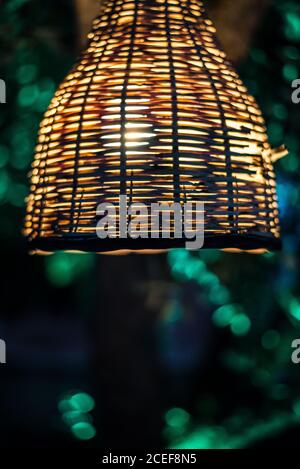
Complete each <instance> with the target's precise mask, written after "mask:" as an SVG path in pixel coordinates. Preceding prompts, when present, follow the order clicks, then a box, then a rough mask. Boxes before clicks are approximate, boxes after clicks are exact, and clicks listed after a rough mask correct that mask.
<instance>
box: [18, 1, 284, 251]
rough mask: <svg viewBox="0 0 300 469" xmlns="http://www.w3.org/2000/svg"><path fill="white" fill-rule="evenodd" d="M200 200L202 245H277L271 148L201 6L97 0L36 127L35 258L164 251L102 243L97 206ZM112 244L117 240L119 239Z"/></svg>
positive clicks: (31, 211)
mask: <svg viewBox="0 0 300 469" xmlns="http://www.w3.org/2000/svg"><path fill="white" fill-rule="evenodd" d="M121 194H122V195H125V194H126V195H127V196H128V201H129V203H139V202H143V203H145V204H147V205H150V204H151V203H152V202H157V203H164V204H168V203H169V204H170V203H173V202H180V203H184V202H187V201H194V202H197V201H198V202H204V203H205V246H206V247H217V248H235V247H238V248H241V249H255V248H276V246H278V242H279V221H278V209H277V201H276V190H275V178H274V172H273V165H272V151H271V148H270V145H269V143H268V140H267V136H266V130H265V124H264V120H263V118H262V115H261V112H260V110H259V108H258V106H257V104H256V102H255V100H254V99H253V98H252V97H251V96H250V95H249V93H248V91H247V89H246V88H245V86H244V85H243V83H242V82H241V80H240V79H239V77H238V75H237V73H236V72H235V70H234V69H233V67H232V66H231V64H230V63H229V62H228V61H227V59H226V57H225V54H224V53H223V51H222V50H221V48H220V46H219V44H218V42H217V39H216V36H215V28H214V26H213V24H212V22H211V21H210V20H209V19H208V18H207V16H206V14H205V12H204V9H203V5H202V2H201V1H199V0H107V3H106V6H105V10H104V13H103V14H102V15H101V16H100V17H99V18H97V19H96V20H95V22H94V25H93V29H92V32H91V33H90V34H89V42H88V46H87V49H86V50H85V51H84V52H83V53H82V54H81V56H80V58H79V60H78V62H77V63H76V65H75V66H74V68H73V70H72V71H71V72H70V73H69V74H68V76H67V77H66V79H65V80H64V81H63V83H62V84H61V86H60V87H59V89H58V91H57V92H56V94H55V96H54V98H53V100H52V102H51V104H50V107H49V109H48V111H47V112H46V114H45V117H44V119H43V121H42V123H41V127H40V132H39V141H38V145H37V149H36V155H35V159H34V162H33V167H32V173H31V190H30V195H29V198H28V204H27V216H26V222H25V234H26V236H27V238H28V241H29V244H30V246H31V248H32V249H33V250H34V249H36V250H43V251H52V250H55V249H65V250H68V249H72V250H73V249H75V250H83V251H90V250H93V251H98V252H101V251H109V250H117V249H127V248H128V249H133V250H135V249H144V248H147V249H152V248H153V249H159V248H163V249H167V248H169V247H175V246H179V245H181V244H182V243H183V240H182V241H179V240H176V241H175V240H170V241H169V243H168V242H166V240H163V242H161V243H160V242H159V240H155V242H154V240H150V239H149V240H139V241H137V240H120V239H115V240H111V239H110V240H100V239H98V238H97V236H96V231H95V228H96V225H97V222H98V220H99V217H97V215H96V207H97V205H98V204H100V203H104V202H110V203H114V204H117V203H118V198H119V195H121ZM117 238H118V234H117Z"/></svg>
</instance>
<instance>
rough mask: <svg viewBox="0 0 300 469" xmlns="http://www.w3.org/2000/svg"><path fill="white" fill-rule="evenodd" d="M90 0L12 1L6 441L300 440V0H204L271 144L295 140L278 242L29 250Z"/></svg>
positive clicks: (6, 41)
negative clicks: (43, 158)
mask: <svg viewBox="0 0 300 469" xmlns="http://www.w3.org/2000/svg"><path fill="white" fill-rule="evenodd" d="M91 1H93V0H91ZM81 3H82V5H81ZM83 3H84V1H82V2H81V1H80V0H78V1H77V2H76V4H77V8H75V2H72V1H71V0H60V1H58V0H43V1H41V0H30V1H29V0H6V1H4V2H2V3H1V5H0V10H1V11H0V48H1V49H0V51H1V53H0V66H1V68H0V78H2V79H4V80H5V81H6V84H7V104H1V105H0V125H1V130H0V220H1V223H0V251H1V252H0V259H1V283H0V338H2V339H4V340H5V341H6V344H7V364H0V447H2V448H4V447H9V448H23V447H29V448H38V447H48V448H51V447H53V448H56V447H64V448H67V447H98V448H108V447H109V448H117V447H127V448H132V447H136V448H149V447H154V446H156V447H157V448H158V447H159V448H163V447H171V448H246V447H253V446H254V447H268V448H269V447H277V448H278V447H297V444H298V442H299V438H300V379H299V377H300V364H299V365H295V364H293V363H292V361H291V353H292V348H291V343H292V341H293V340H294V339H297V338H299V339H300V288H299V247H300V246H299V232H300V226H299V220H298V218H299V211H300V188H299V165H300V159H299V149H300V142H299V133H300V119H299V113H300V104H299V105H296V104H293V103H292V101H291V93H292V88H291V82H292V81H293V80H294V79H296V78H298V77H299V78H300V73H299V63H300V62H299V58H300V47H299V45H300V4H299V3H298V2H297V1H295V0H294V1H293V0H273V1H268V0H266V1H262V0H261V1H259V2H258V1H256V0H252V1H251V0H244V1H243V0H235V1H234V2H232V0H231V1H230V2H228V1H227V0H223V1H222V0H219V1H217V0H215V1H213V2H209V1H207V2H206V4H207V5H208V7H209V10H210V13H211V15H212V16H213V18H214V19H215V20H216V23H217V26H218V30H219V33H220V39H221V41H222V43H223V45H224V48H225V49H226V51H227V52H228V55H229V56H230V57H231V58H232V60H233V61H234V62H235V63H236V65H237V67H238V69H239V72H240V74H241V76H242V78H243V79H244V81H245V82H246V84H247V86H248V88H249V89H250V91H251V93H252V94H254V95H255V97H256V98H257V100H258V102H259V104H260V106H261V107H262V110H263V113H264V115H265V117H266V121H267V125H268V132H269V136H270V140H271V143H272V145H273V146H275V147H276V146H279V145H280V144H282V143H285V144H286V146H287V147H288V149H289V152H290V154H289V156H288V157H286V158H284V159H282V160H281V161H279V162H278V163H277V164H276V172H277V177H278V193H279V197H280V211H281V222H282V231H283V250H282V252H280V253H277V254H265V255H260V256H254V255H249V254H241V255H233V254H228V253H227V254H225V253H222V252H219V251H202V252H199V253H191V252H186V251H184V250H176V251H172V252H170V253H169V254H168V255H156V256H138V255H131V256H125V257H107V256H96V255H90V254H89V255H88V254H86V255H75V254H66V253H56V254H54V255H51V256H46V257H38V256H29V255H28V253H27V252H26V248H25V244H24V240H23V238H22V234H21V230H22V221H23V217H24V197H25V196H26V194H27V191H28V182H27V177H26V175H27V172H28V170H29V167H30V163H31V161H32V158H33V153H34V146H35V142H36V135H37V130H38V125H39V122H40V119H41V117H42V114H43V112H44V111H45V110H46V108H47V105H48V103H49V100H50V99H51V97H52V95H53V93H54V91H55V89H56V86H57V85H58V83H59V82H60V81H61V80H62V79H63V77H64V75H65V74H66V72H67V71H68V70H69V68H70V67H71V66H72V63H73V62H74V60H75V58H76V55H77V54H78V50H79V47H80V40H81V39H80V38H81V37H82V34H83V32H85V28H86V21H87V20H86V16H85V18H83V17H82V14H83V12H84V11H85V14H86V12H87V11H89V10H87V9H86V6H83ZM87 3H89V2H87ZM94 3H96V0H95V1H94ZM233 4H234V5H235V6H234V8H233V6H232V5H233ZM93 8H94V7H93Z"/></svg>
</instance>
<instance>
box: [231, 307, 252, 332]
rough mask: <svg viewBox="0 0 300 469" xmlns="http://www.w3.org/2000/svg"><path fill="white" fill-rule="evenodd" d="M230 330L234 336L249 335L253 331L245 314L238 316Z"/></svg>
mask: <svg viewBox="0 0 300 469" xmlns="http://www.w3.org/2000/svg"><path fill="white" fill-rule="evenodd" d="M230 329H231V331H232V333H233V334H234V335H237V336H244V335H247V334H248V332H249V331H250V329H251V321H250V319H249V318H248V316H246V315H245V314H242V313H241V314H238V315H237V316H235V317H234V318H233V320H232V321H231V325H230Z"/></svg>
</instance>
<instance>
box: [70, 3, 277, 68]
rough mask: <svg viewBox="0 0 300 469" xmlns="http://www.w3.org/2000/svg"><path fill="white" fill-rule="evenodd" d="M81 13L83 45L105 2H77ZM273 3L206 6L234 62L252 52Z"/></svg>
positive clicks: (80, 35)
mask: <svg viewBox="0 0 300 469" xmlns="http://www.w3.org/2000/svg"><path fill="white" fill-rule="evenodd" d="M74 1H75V5H76V9H77V13H78V26H79V38H80V39H79V40H80V44H81V45H83V44H84V42H85V37H86V34H87V33H88V31H89V29H90V27H91V23H92V20H93V18H95V17H96V16H97V14H99V11H100V8H101V6H103V4H104V2H105V0H74ZM271 2H272V0H210V1H207V0H206V2H205V4H206V6H207V10H208V13H209V15H210V17H211V18H212V20H213V21H214V22H215V25H216V27H217V31H218V36H219V39H220V41H221V43H222V45H223V48H224V50H225V52H226V53H227V55H228V57H229V58H230V59H231V60H232V61H233V62H235V63H236V62H239V61H240V60H242V59H243V58H244V57H245V56H246V55H247V52H248V50H249V46H250V43H251V40H252V38H253V35H254V33H255V30H256V28H257V26H258V25H259V22H260V20H261V19H262V17H263V15H264V13H265V11H266V8H267V7H268V6H269V5H270V4H271Z"/></svg>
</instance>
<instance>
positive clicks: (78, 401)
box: [70, 392, 95, 412]
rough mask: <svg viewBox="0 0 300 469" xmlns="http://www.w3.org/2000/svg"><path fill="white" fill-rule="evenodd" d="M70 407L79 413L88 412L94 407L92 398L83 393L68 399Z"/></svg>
mask: <svg viewBox="0 0 300 469" xmlns="http://www.w3.org/2000/svg"><path fill="white" fill-rule="evenodd" d="M70 404H71V406H72V407H73V408H74V409H76V410H78V411H80V412H90V411H91V410H93V409H94V407H95V401H94V399H93V397H92V396H90V395H89V394H87V393H85V392H79V393H76V394H74V395H73V396H72V397H71V398H70Z"/></svg>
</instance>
